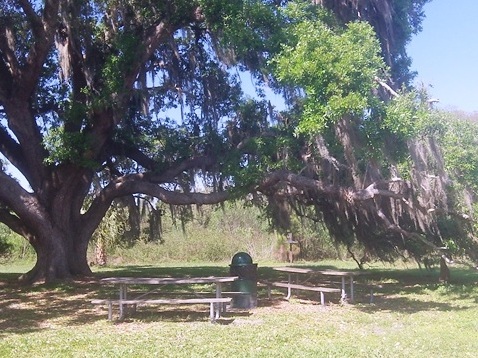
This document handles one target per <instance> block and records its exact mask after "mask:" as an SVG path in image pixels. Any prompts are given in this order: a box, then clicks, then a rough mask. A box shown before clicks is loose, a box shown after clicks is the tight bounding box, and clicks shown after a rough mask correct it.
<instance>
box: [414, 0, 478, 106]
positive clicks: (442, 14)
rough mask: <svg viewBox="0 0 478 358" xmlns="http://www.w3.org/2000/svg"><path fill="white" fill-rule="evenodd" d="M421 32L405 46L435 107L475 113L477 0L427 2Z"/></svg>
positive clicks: (477, 91)
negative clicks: (434, 99)
mask: <svg viewBox="0 0 478 358" xmlns="http://www.w3.org/2000/svg"><path fill="white" fill-rule="evenodd" d="M424 10H425V15H426V18H425V20H424V21H423V23H422V25H423V31H422V32H421V33H419V34H418V35H416V36H414V37H413V39H412V41H411V42H410V44H409V45H408V47H407V50H408V51H407V52H408V54H409V56H410V57H411V58H412V60H413V62H412V66H411V69H412V70H414V71H417V72H418V75H417V77H416V81H415V82H416V84H420V83H423V84H424V85H425V86H427V87H428V91H429V93H430V95H431V97H433V98H438V99H439V100H440V102H439V104H438V105H437V108H443V109H452V110H462V111H465V112H478V67H477V66H478V41H477V40H476V35H477V34H478V19H477V16H478V0H431V2H429V3H428V4H426V5H425V7H424Z"/></svg>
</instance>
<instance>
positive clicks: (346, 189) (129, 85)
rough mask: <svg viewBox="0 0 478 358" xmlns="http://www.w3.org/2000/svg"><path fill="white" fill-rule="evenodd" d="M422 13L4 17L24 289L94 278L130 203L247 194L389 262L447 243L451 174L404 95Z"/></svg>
mask: <svg viewBox="0 0 478 358" xmlns="http://www.w3.org/2000/svg"><path fill="white" fill-rule="evenodd" d="M426 2H427V1H426V0H351V1H348V0H347V1H346V0H343V1H342V0H341V1H327V0H323V1H313V2H310V1H277V0H262V1H259V0H243V1H226V0H193V1H191V0H166V1H152V0H91V1H76V0H68V1H58V0H45V1H44V2H41V3H40V2H37V1H28V0H16V1H10V2H6V3H2V5H0V152H1V154H2V155H3V157H4V158H5V160H6V164H8V165H3V166H2V170H1V171H0V222H2V223H5V224H6V225H8V226H9V227H10V228H11V229H13V230H14V231H16V232H17V233H20V234H21V235H23V236H24V237H25V238H26V239H27V240H28V241H29V242H30V244H31V245H32V246H33V247H34V248H35V251H36V253H37V256H38V259H37V263H36V265H35V267H34V268H33V269H32V271H31V272H29V273H28V274H27V275H26V279H28V280H30V281H36V280H53V279H59V278H60V279H62V278H69V277H71V276H75V275H85V274H90V273H91V271H90V269H89V267H88V263H87V260H86V250H87V247H88V242H89V240H90V238H91V236H92V234H93V233H94V231H95V229H96V228H97V227H98V225H99V224H100V222H101V220H102V218H103V217H104V215H105V213H106V212H107V210H108V208H109V207H110V205H111V203H112V202H113V200H116V199H118V198H122V197H127V196H131V195H148V196H151V197H155V198H157V199H158V200H160V201H162V202H164V203H168V204H173V205H187V204H199V205H202V204H214V203H219V202H222V201H224V200H227V199H229V198H234V197H239V196H241V195H244V194H246V193H252V194H253V196H254V198H255V199H257V200H256V203H257V204H258V205H263V206H264V207H265V209H266V210H268V212H269V213H270V215H271V216H272V217H273V218H274V220H275V221H274V222H275V224H276V226H277V227H278V228H281V229H282V230H288V228H289V226H290V225H289V224H288V222H289V221H290V220H289V214H290V212H291V211H295V213H297V214H299V215H301V216H307V217H310V218H312V219H314V220H321V221H323V222H324V223H325V225H326V226H327V227H328V229H329V231H330V232H331V233H332V235H333V236H334V237H335V238H336V239H337V240H339V241H341V242H344V243H346V244H352V242H354V240H358V242H361V243H362V244H364V245H365V246H366V247H367V248H368V249H369V250H370V251H372V252H373V253H374V254H375V255H377V256H379V257H381V258H385V259H393V258H394V257H396V256H397V255H399V254H400V253H401V252H403V251H404V250H410V251H412V252H420V250H421V249H417V248H416V246H417V245H418V246H420V247H422V246H430V247H436V246H437V245H441V244H442V241H443V240H442V236H441V234H440V230H439V227H438V224H437V220H436V219H437V218H436V216H434V215H435V214H433V215H431V214H430V213H431V212H435V209H436V208H438V207H439V208H446V207H447V203H446V195H445V192H446V186H447V182H446V173H445V171H444V167H443V162H442V160H441V155H440V152H439V150H438V149H437V148H438V147H437V145H436V142H435V141H434V139H433V138H432V137H430V136H428V135H427V134H428V133H429V132H430V131H431V129H430V128H432V126H430V125H429V123H430V122H429V120H428V119H429V113H428V111H427V106H426V101H423V98H421V97H420V96H419V95H414V94H413V93H412V94H407V92H406V91H405V89H407V87H408V86H409V80H410V79H411V78H412V77H413V74H412V73H410V72H409V68H408V65H409V58H408V56H407V54H406V48H405V45H406V44H407V42H408V41H409V40H410V38H411V36H412V34H414V33H416V32H417V31H419V30H420V24H421V20H422V18H423V16H424V14H423V11H422V8H423V5H424V4H425V3H426ZM245 73H248V74H249V75H250V76H251V77H252V79H253V82H254V83H255V85H256V86H257V87H256V88H257V95H255V96H251V95H249V96H247V95H245V94H244V93H243V89H244V88H243V85H242V80H241V78H242V77H243V76H244V74H245ZM265 86H269V87H270V88H271V89H273V90H274V91H275V92H276V93H277V94H282V95H283V96H284V101H285V103H286V104H287V110H285V111H283V112H280V113H279V112H278V111H277V110H275V108H274V103H272V102H271V101H270V100H269V99H268V98H266V96H265V94H264V87H265ZM11 166H14V167H15V168H16V169H18V170H19V171H20V172H21V173H22V174H23V175H24V177H25V179H26V181H27V183H28V185H29V187H30V188H29V189H25V188H23V187H22V186H21V185H20V184H19V183H18V182H17V180H16V179H15V178H13V177H12V176H11V175H9V174H8V170H9V167H11ZM422 251H424V250H422Z"/></svg>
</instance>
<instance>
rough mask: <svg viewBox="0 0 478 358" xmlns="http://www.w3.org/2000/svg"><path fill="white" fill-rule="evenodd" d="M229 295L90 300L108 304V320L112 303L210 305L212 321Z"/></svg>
mask: <svg viewBox="0 0 478 358" xmlns="http://www.w3.org/2000/svg"><path fill="white" fill-rule="evenodd" d="M231 301H232V298H231V297H219V298H218V297H210V298H171V299H167V298H159V299H125V300H118V299H94V300H92V301H91V303H92V304H95V305H108V320H110V321H111V320H112V306H113V305H181V304H201V303H208V304H209V305H210V318H211V321H212V322H214V321H215V320H216V319H217V318H219V316H220V312H221V308H220V306H219V304H226V303H231Z"/></svg>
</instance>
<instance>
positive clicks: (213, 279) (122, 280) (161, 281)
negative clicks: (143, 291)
mask: <svg viewBox="0 0 478 358" xmlns="http://www.w3.org/2000/svg"><path fill="white" fill-rule="evenodd" d="M238 279H239V277H237V276H224V277H219V276H208V277H183V278H175V277H106V278H103V279H101V280H100V282H101V283H110V284H126V285H167V284H170V285H179V284H196V283H197V284H200V283H223V282H233V281H236V280H238Z"/></svg>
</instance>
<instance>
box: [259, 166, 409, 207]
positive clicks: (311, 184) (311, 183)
mask: <svg viewBox="0 0 478 358" xmlns="http://www.w3.org/2000/svg"><path fill="white" fill-rule="evenodd" d="M280 183H286V184H288V185H291V186H293V187H295V188H297V189H305V190H313V191H315V192H316V193H318V194H325V195H332V196H341V197H344V198H345V197H346V198H348V200H356V201H363V200H368V199H373V198H374V197H375V196H384V197H389V198H393V199H398V200H400V199H403V195H401V194H399V193H395V192H393V191H391V190H384V189H378V188H377V186H378V185H380V184H383V183H386V182H380V183H372V184H371V185H369V186H368V187H367V188H365V189H359V190H354V189H352V188H349V189H344V188H343V187H339V186H336V185H324V184H323V183H322V182H321V181H319V180H315V179H311V178H307V177H305V176H302V175H298V174H294V173H291V172H289V171H287V170H279V171H276V172H273V173H271V174H269V175H268V176H267V177H266V178H265V179H264V180H263V181H262V183H261V184H260V185H259V186H258V187H257V190H258V191H261V192H268V191H270V189H272V188H274V187H275V186H276V185H278V184H280Z"/></svg>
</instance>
